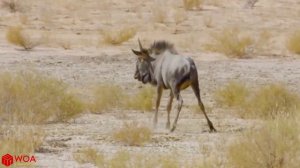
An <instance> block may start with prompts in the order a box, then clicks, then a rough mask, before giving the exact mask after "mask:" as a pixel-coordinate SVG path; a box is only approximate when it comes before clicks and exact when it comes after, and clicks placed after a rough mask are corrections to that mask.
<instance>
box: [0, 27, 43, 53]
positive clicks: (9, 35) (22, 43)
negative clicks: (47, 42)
mask: <svg viewBox="0 0 300 168" xmlns="http://www.w3.org/2000/svg"><path fill="white" fill-rule="evenodd" d="M6 40H7V41H8V42H9V43H11V44H14V45H16V46H19V47H23V48H24V49H25V50H31V49H33V48H34V47H36V46H37V45H39V44H40V42H39V41H38V40H35V39H33V38H32V37H31V36H30V35H29V34H27V33H25V31H24V29H23V28H22V27H21V26H15V27H9V28H8V30H7V32H6Z"/></svg>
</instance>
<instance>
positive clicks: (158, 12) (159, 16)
mask: <svg viewBox="0 0 300 168" xmlns="http://www.w3.org/2000/svg"><path fill="white" fill-rule="evenodd" d="M164 5H165V4H159V3H156V4H154V6H153V7H152V10H151V11H152V12H151V13H152V15H153V21H154V22H157V23H166V21H167V17H168V15H167V12H166V8H165V7H164Z"/></svg>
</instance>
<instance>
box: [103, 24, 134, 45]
mask: <svg viewBox="0 0 300 168" xmlns="http://www.w3.org/2000/svg"><path fill="white" fill-rule="evenodd" d="M136 31H137V30H136V28H134V27H123V28H120V29H117V30H111V29H110V30H104V31H101V35H102V38H103V42H104V43H105V44H111V45H120V44H122V43H124V42H126V41H128V40H130V39H131V38H133V37H134V36H135V34H136Z"/></svg>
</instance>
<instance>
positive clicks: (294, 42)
mask: <svg viewBox="0 0 300 168" xmlns="http://www.w3.org/2000/svg"><path fill="white" fill-rule="evenodd" d="M287 48H288V50H289V51H290V52H292V53H295V54H300V31H296V32H295V33H293V34H292V35H291V36H290V37H289V39H288V40H287Z"/></svg>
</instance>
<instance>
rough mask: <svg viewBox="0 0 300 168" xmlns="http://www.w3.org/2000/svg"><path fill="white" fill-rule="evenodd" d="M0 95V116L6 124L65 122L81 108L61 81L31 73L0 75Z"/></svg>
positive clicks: (79, 102) (82, 105)
mask: <svg viewBox="0 0 300 168" xmlns="http://www.w3.org/2000/svg"><path fill="white" fill-rule="evenodd" d="M0 95H1V96H0V118H1V119H2V121H6V122H9V123H19V124H22V123H25V124H26V123H33V124H38V123H45V122H50V121H67V120H69V119H71V118H73V117H76V116H77V115H78V114H80V113H82V112H83V110H84V104H83V103H82V102H81V101H80V100H79V99H78V98H77V97H76V96H74V95H73V94H72V93H69V92H68V91H67V86H66V85H65V84H63V83H62V82H60V81H57V80H56V79H53V78H48V77H44V76H42V75H41V74H38V73H33V72H24V73H17V74H14V75H13V74H10V73H4V74H0Z"/></svg>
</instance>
